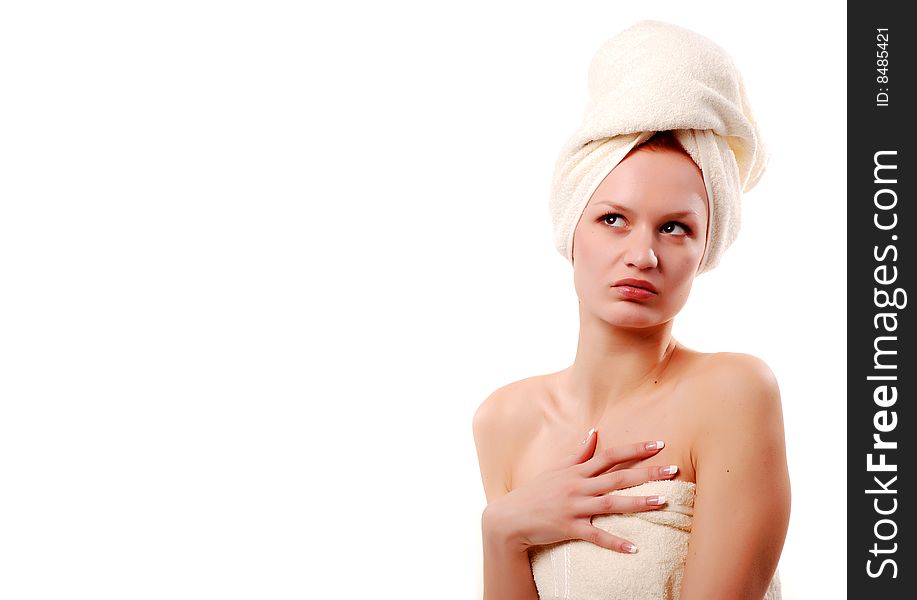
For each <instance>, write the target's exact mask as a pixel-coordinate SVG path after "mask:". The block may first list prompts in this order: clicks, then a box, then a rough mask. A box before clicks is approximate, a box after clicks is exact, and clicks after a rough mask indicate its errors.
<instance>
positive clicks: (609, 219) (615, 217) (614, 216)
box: [602, 213, 621, 227]
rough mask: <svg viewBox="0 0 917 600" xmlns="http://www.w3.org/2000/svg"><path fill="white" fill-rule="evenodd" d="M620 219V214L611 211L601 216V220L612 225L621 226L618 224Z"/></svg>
mask: <svg viewBox="0 0 917 600" xmlns="http://www.w3.org/2000/svg"><path fill="white" fill-rule="evenodd" d="M620 219H621V215H619V214H618V213H611V214H607V215H605V216H604V217H602V220H603V221H604V222H605V224H606V225H611V226H612V227H621V225H619V224H618V221H619V220H620Z"/></svg>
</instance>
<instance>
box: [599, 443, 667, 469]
mask: <svg viewBox="0 0 917 600" xmlns="http://www.w3.org/2000/svg"><path fill="white" fill-rule="evenodd" d="M664 447H665V442H663V441H662V440H655V441H646V442H639V443H636V444H627V445H625V446H615V447H613V448H605V449H603V450H602V451H601V452H598V453H596V454H595V456H593V457H592V458H590V459H589V460H588V461H586V462H585V463H583V470H582V474H583V475H585V476H586V477H595V476H596V475H598V474H599V473H604V472H605V471H607V470H608V469H610V468H611V467H613V466H615V465H616V464H618V463H622V462H626V461H630V460H636V459H641V458H646V457H648V456H652V455H654V454H656V453H657V452H659V451H660V450H661V449H662V448H664Z"/></svg>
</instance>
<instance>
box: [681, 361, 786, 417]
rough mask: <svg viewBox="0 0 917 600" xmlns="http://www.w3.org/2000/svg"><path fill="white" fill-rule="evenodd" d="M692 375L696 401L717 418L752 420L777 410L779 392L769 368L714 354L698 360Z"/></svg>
mask: <svg viewBox="0 0 917 600" xmlns="http://www.w3.org/2000/svg"><path fill="white" fill-rule="evenodd" d="M698 363H699V364H698V365H697V369H695V372H696V374H697V378H696V380H695V382H696V385H697V386H698V387H699V390H698V391H699V392H700V395H699V397H701V398H704V399H706V400H707V402H706V404H707V406H708V407H709V408H710V409H711V410H713V411H715V412H716V413H717V414H718V415H720V416H726V417H731V418H753V415H758V416H760V415H761V413H762V412H772V411H774V410H778V411H779V410H780V388H779V386H778V384H777V378H776V376H775V375H774V372H773V370H771V368H770V366H768V364H767V363H766V362H765V361H764V360H763V359H761V358H759V357H757V356H754V355H751V354H744V353H741V352H716V353H711V354H706V355H703V356H702V357H700V359H699V361H698Z"/></svg>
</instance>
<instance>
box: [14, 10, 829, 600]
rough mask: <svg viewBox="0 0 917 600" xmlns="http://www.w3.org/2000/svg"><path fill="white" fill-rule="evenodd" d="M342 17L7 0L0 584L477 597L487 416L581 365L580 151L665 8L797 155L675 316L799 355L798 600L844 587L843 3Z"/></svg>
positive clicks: (788, 581) (791, 399)
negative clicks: (558, 244)
mask: <svg viewBox="0 0 917 600" xmlns="http://www.w3.org/2000/svg"><path fill="white" fill-rule="evenodd" d="M318 6H319V5H318V4H317V3H315V4H311V5H309V6H306V5H305V4H304V3H300V2H265V1H259V2H200V1H196V2H190V1H182V2H157V3H152V2H151V3H146V4H145V5H144V6H140V5H139V3H122V2H82V3H66V2H57V3H49V2H29V3H25V2H23V3H5V4H4V7H3V9H2V10H0V81H2V82H3V83H2V86H3V92H2V94H0V202H2V213H0V292H2V293H0V596H2V597H4V598H11V599H13V598H16V599H18V598H68V597H92V598H96V599H101V598H118V599H121V598H132V599H133V598H221V599H223V598H411V599H414V598H417V599H426V598H442V599H452V598H454V599H471V598H479V597H480V587H481V554H480V552H481V551H480V529H479V519H480V513H481V511H482V510H483V508H484V505H485V500H484V494H483V490H482V486H481V482H480V477H479V474H478V466H477V458H476V454H475V449H474V442H473V438H472V431H471V419H472V415H473V414H474V411H475V410H476V408H477V407H478V405H479V404H480V402H481V401H482V400H483V399H484V398H485V397H486V396H487V395H488V394H490V392H492V391H493V390H494V389H496V388H497V387H499V386H502V385H504V384H506V383H509V382H511V381H515V380H518V379H521V378H524V377H528V376H531V375H536V374H541V373H547V372H551V371H554V370H559V369H561V368H564V367H566V366H568V365H569V364H570V363H571V361H572V360H573V356H574V351H575V344H576V336H577V328H578V321H577V312H576V296H575V293H574V290H573V283H572V270H571V267H570V265H569V263H567V262H566V261H565V260H564V259H563V258H562V257H561V256H560V255H559V254H558V253H557V251H556V250H555V249H554V247H553V244H552V237H551V223H550V216H549V213H548V210H547V198H548V190H549V187H550V180H551V175H552V172H553V167H554V161H555V159H556V157H557V154H558V152H559V150H560V147H561V145H562V144H563V142H564V141H565V140H566V139H567V137H568V136H569V135H570V134H572V133H573V131H574V130H575V129H576V127H577V126H578V124H579V119H580V118H581V116H582V111H583V109H584V108H585V103H586V73H587V69H588V65H589V61H590V59H591V57H592V55H593V53H594V52H595V50H596V49H598V47H599V46H600V45H601V43H602V42H604V41H605V40H606V39H607V38H609V37H611V36H612V35H613V34H614V33H616V32H617V31H619V30H621V29H624V28H625V27H627V26H629V25H631V24H632V23H633V22H635V21H636V20H639V19H643V18H653V19H661V20H666V21H669V22H672V23H676V24H679V25H682V26H685V27H688V28H691V29H694V30H695V31H697V32H699V33H702V34H704V35H707V36H708V37H710V38H711V39H713V40H714V41H716V42H717V43H719V44H720V45H721V46H723V47H724V48H726V49H727V50H728V51H729V52H730V53H731V54H732V55H733V57H734V59H735V60H736V62H737V64H738V65H739V67H740V68H741V70H742V72H743V74H744V77H745V80H746V85H747V89H748V93H749V97H750V99H751V102H752V106H753V108H754V110H755V113H756V115H757V118H758V121H759V125H760V127H761V130H762V132H763V135H764V136H765V141H766V142H767V144H768V146H769V148H770V150H771V153H772V158H771V162H770V163H769V166H768V170H767V172H766V173H765V175H764V177H763V179H762V180H761V182H760V184H759V185H758V187H757V188H755V189H754V190H753V191H751V192H750V193H749V194H748V195H747V196H746V197H745V201H744V208H743V212H744V222H743V228H742V232H741V234H740V236H739V239H738V240H737V242H736V243H735V244H734V246H733V247H732V248H731V249H730V250H729V252H728V253H727V254H726V255H725V256H724V258H723V261H722V263H721V265H720V266H719V267H718V268H716V269H714V270H713V271H711V272H709V273H706V274H704V275H702V276H701V277H699V278H698V279H697V281H696V282H695V285H694V290H693V293H692V297H691V299H690V301H689V303H688V305H687V306H686V307H685V309H684V310H683V312H682V313H681V314H680V315H679V317H678V319H677V320H676V326H675V335H676V337H677V338H678V339H679V340H680V341H681V342H683V343H684V344H686V345H687V346H689V347H692V348H695V349H698V350H702V351H734V352H747V353H751V354H755V355H757V356H760V357H761V358H763V359H764V360H765V361H766V362H767V363H768V364H769V365H770V366H771V368H772V369H773V371H774V372H775V373H776V375H777V377H778V380H779V382H780V386H781V390H782V395H783V402H784V412H785V419H786V430H787V445H788V452H789V458H790V468H791V476H792V483H793V514H792V520H791V524H790V530H789V534H788V537H787V541H786V546H785V550H784V553H783V558H782V560H781V564H780V571H781V574H782V578H783V582H784V591H785V598H787V599H789V600H792V599H802V598H816V597H817V598H841V597H844V596H845V594H846V591H845V584H846V556H845V545H846V491H845V483H846V470H845V465H844V461H845V456H846V440H845V432H846V408H845V407H846V391H845V375H846V372H845V369H846V357H845V347H846V268H845V256H846V220H845V198H846V191H845V181H846V155H845V152H846V15H845V12H844V10H843V9H842V8H840V7H837V5H836V3H829V2H822V3H803V2H792V3H790V2H786V3H783V4H770V5H767V6H764V5H747V7H746V5H737V4H736V3H735V2H731V1H722V2H712V1H708V2H704V1H701V2H690V3H688V2H656V3H653V5H652V6H649V7H646V8H637V3H628V4H627V5H624V3H616V2H609V1H607V0H606V1H603V2H576V3H568V4H566V5H564V6H561V4H560V3H543V4H539V3H530V2H526V3H522V2H518V3H490V2H488V3H485V2H469V1H468V0H465V1H463V2H461V3H453V4H451V5H444V4H441V3H430V2H414V3H407V2H368V1H362V2H350V3H338V4H335V5H334V6H333V7H331V6H329V5H323V6H322V7H321V8H318Z"/></svg>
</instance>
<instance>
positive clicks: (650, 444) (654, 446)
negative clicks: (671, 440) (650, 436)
mask: <svg viewBox="0 0 917 600" xmlns="http://www.w3.org/2000/svg"><path fill="white" fill-rule="evenodd" d="M644 448H646V449H647V450H656V449H657V448H660V449H661V448H665V442H663V441H662V440H656V441H655V442H647V443H646V445H645V446H644Z"/></svg>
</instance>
